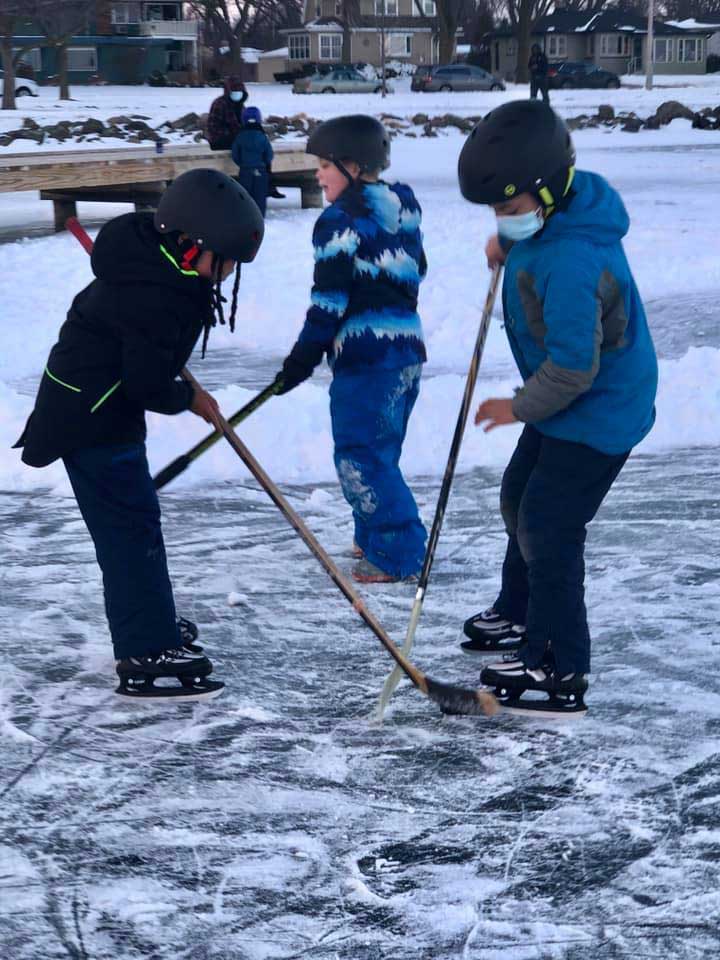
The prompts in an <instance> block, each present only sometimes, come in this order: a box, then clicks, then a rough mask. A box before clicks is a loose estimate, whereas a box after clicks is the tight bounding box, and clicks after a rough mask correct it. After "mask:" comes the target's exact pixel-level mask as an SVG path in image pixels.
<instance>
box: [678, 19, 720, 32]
mask: <svg viewBox="0 0 720 960" xmlns="http://www.w3.org/2000/svg"><path fill="white" fill-rule="evenodd" d="M667 22H668V23H669V24H670V26H671V27H678V28H679V29H680V30H702V31H707V32H708V33H715V32H717V31H718V30H720V17H718V19H717V20H709V21H708V20H695V19H694V18H693V17H689V18H688V19H687V20H668V21H667Z"/></svg>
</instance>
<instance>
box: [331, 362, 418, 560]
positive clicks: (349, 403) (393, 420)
mask: <svg viewBox="0 0 720 960" xmlns="http://www.w3.org/2000/svg"><path fill="white" fill-rule="evenodd" d="M421 370H422V367H421V365H420V364H416V365H413V366H409V367H402V368H400V369H396V370H386V369H383V368H378V367H373V366H364V367H351V368H350V369H348V370H342V371H339V372H338V373H336V374H335V377H334V379H333V382H332V386H331V387H330V416H331V419H332V431H333V439H334V441H335V468H336V469H337V474H338V479H339V480H340V485H341V487H342V491H343V494H344V496H345V499H346V500H347V502H348V503H349V504H350V506H351V507H352V512H353V519H354V521H355V542H356V543H357V545H358V546H359V547H360V548H361V550H362V551H363V553H364V554H365V556H366V557H367V559H368V560H369V561H370V563H373V564H375V566H377V567H379V568H380V569H381V570H384V571H385V572H386V573H389V574H391V575H392V576H396V577H401V578H404V577H407V576H410V575H411V574H419V573H420V570H421V569H422V565H423V559H424V556H425V540H426V538H427V534H426V532H425V527H424V526H423V524H422V521H421V520H420V516H419V514H418V508H417V504H416V503H415V498H414V497H413V495H412V493H411V492H410V490H409V488H408V485H407V484H406V483H405V480H404V479H403V475H402V473H401V471H400V454H401V452H402V445H403V441H404V440H405V433H406V431H407V425H408V420H409V419H410V414H411V413H412V409H413V407H414V406H415V401H416V400H417V396H418V392H419V389H420V373H421Z"/></svg>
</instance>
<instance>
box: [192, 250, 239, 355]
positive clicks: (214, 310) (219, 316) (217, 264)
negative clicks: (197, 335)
mask: <svg viewBox="0 0 720 960" xmlns="http://www.w3.org/2000/svg"><path fill="white" fill-rule="evenodd" d="M222 268H223V258H222V257H221V256H220V255H219V254H217V253H213V259H212V280H211V281H210V282H211V284H212V288H211V294H210V310H209V311H208V313H207V314H206V316H205V321H204V323H203V342H202V354H201V356H202V357H204V356H205V351H206V348H207V343H208V338H209V337H210V331H211V330H212V328H213V327H214V326H216V325H217V324H218V323H220V324H222V325H223V326H224V325H225V310H224V308H223V304H224V303H227V300H226V299H225V297H224V296H223V295H222ZM239 288H240V262H239V261H238V263H237V265H236V267H235V281H234V283H233V292H232V303H231V306H230V316H229V317H228V326H229V327H230V332H231V333H234V332H235V313H236V311H237V301H238V290H239Z"/></svg>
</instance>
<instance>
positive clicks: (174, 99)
mask: <svg viewBox="0 0 720 960" xmlns="http://www.w3.org/2000/svg"><path fill="white" fill-rule="evenodd" d="M643 84H644V78H642V77H635V76H633V77H623V78H622V86H621V88H620V89H619V90H553V91H551V99H552V104H553V106H554V107H555V109H557V110H558V111H559V112H560V113H561V114H562V115H563V116H577V115H578V114H581V113H594V112H595V111H596V109H597V106H598V104H600V103H609V104H611V105H612V106H613V107H614V108H615V110H616V111H621V110H625V111H631V110H632V111H634V112H635V113H637V114H638V116H642V117H644V116H648V115H649V114H651V113H654V112H655V110H656V108H657V107H658V106H659V105H660V104H661V103H663V102H664V101H666V100H680V101H681V102H682V103H684V104H685V105H686V106H688V107H690V108H692V109H694V110H700V109H701V108H703V107H716V106H718V105H720V73H714V74H712V73H711V74H703V75H700V76H688V77H682V76H677V77H676V76H668V77H659V78H657V81H656V84H655V87H654V89H653V90H651V91H647V90H645V88H644V86H643ZM392 85H393V87H394V92H393V93H391V94H388V96H387V97H386V98H385V99H384V100H383V99H382V98H381V97H380V95H379V94H336V95H334V96H332V95H329V94H325V95H323V94H314V95H312V94H298V95H295V94H293V93H292V90H291V88H290V87H289V86H288V85H287V84H277V83H251V84H248V89H249V92H250V100H249V102H251V103H253V104H255V105H256V106H258V107H260V109H261V110H262V111H263V113H264V114H265V115H270V114H278V115H280V116H288V115H292V114H296V113H306V114H307V115H308V116H311V117H317V118H318V119H324V118H326V117H332V116H337V115H338V114H341V113H363V112H365V113H373V114H379V113H381V112H383V111H384V112H386V113H390V114H394V115H396V116H399V117H411V116H413V114H416V113H427V114H429V115H430V116H436V115H439V114H443V113H454V114H457V115H458V116H477V115H481V114H483V113H487V112H488V110H490V109H492V107H493V106H497V104H499V103H503V102H504V101H505V100H510V99H522V98H526V97H527V96H528V87H527V84H513V83H510V84H508V85H507V86H508V89H507V90H506V91H504V92H495V93H489V92H488V93H486V92H458V93H413V92H412V91H411V90H410V80H409V78H399V79H397V80H393V81H392ZM219 93H220V91H219V90H218V89H217V88H211V87H201V88H189V87H165V88H159V87H142V86H138V87H116V86H106V87H102V86H101V87H87V86H86V87H82V86H75V87H72V89H71V95H72V100H71V101H69V102H68V101H59V100H58V99H57V88H55V87H41V88H40V95H39V96H38V97H37V98H33V97H21V98H19V99H18V100H17V109H16V110H11V111H5V110H3V111H0V134H2V133H4V132H5V131H6V130H11V129H15V128H17V127H18V126H19V125H20V122H21V121H22V119H23V118H24V117H30V118H32V119H33V120H35V121H36V122H37V123H40V124H49V123H57V122H58V121H59V120H75V119H79V120H85V119H86V118H87V117H88V116H92V117H97V118H98V119H100V120H103V121H106V120H107V119H108V118H109V117H112V116H117V115H118V114H125V115H127V114H138V115H142V116H143V117H146V118H147V122H148V123H149V124H150V125H151V126H157V125H159V124H160V123H163V122H164V121H166V120H177V119H178V117H180V116H182V115H183V114H186V113H188V112H190V111H191V110H192V111H195V112H196V113H199V114H201V113H207V111H208V109H209V107H210V104H211V103H212V101H213V99H214V98H215V97H216V96H218V95H219ZM108 142H112V141H104V145H105V146H107V145H108ZM46 147H47V148H48V149H58V146H57V144H52V143H50V144H47V145H45V147H38V146H37V145H36V144H33V143H31V142H29V141H25V142H24V143H23V142H22V141H20V142H17V143H15V144H12V145H11V146H10V147H9V148H8V147H5V148H2V149H0V156H1V155H2V154H3V153H5V152H6V151H7V150H26V149H31V150H33V151H34V150H37V149H45V148H46Z"/></svg>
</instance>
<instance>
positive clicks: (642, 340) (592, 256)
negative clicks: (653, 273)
mask: <svg viewBox="0 0 720 960" xmlns="http://www.w3.org/2000/svg"><path fill="white" fill-rule="evenodd" d="M573 191H574V196H573V197H572V199H571V201H570V203H569V205H568V206H567V208H566V209H565V210H562V211H559V212H557V213H555V214H554V215H553V216H552V217H550V219H549V220H548V221H547V223H546V225H545V227H544V229H543V230H542V231H541V232H540V233H539V234H536V235H535V236H534V237H531V238H530V239H529V240H522V241H520V242H519V243H516V244H515V245H514V246H513V247H512V249H511V250H510V252H509V254H508V258H507V262H506V266H505V280H504V284H503V309H504V313H505V329H506V332H507V336H508V340H509V341H510V347H511V349H512V352H513V355H514V357H515V362H516V363H517V365H518V369H519V370H520V373H521V375H522V377H523V380H524V381H525V383H524V386H523V387H522V388H521V389H520V390H519V391H518V392H517V394H516V395H515V398H514V400H513V413H514V415H515V417H516V418H517V419H518V420H521V421H524V422H525V423H531V424H532V425H533V426H534V427H535V428H536V429H537V430H539V431H540V433H542V434H545V435H546V436H549V437H556V438H558V439H561V440H570V441H573V442H575V443H584V444H587V445H588V446H590V447H594V448H595V449H597V450H600V451H601V452H603V453H608V454H619V453H624V452H626V451H628V450H630V449H631V448H632V447H634V446H635V445H636V444H637V443H639V442H640V440H642V439H643V437H644V436H645V435H646V434H647V433H648V432H649V431H650V429H651V427H652V425H653V421H654V419H655V406H654V404H655V394H656V391H657V376H658V373H657V360H656V357H655V348H654V346H653V342H652V338H651V336H650V331H649V329H648V325H647V320H646V317H645V311H644V309H643V305H642V302H641V300H640V295H639V293H638V290H637V287H636V286H635V281H634V280H633V276H632V273H631V272H630V267H629V265H628V262H627V259H626V257H625V252H624V250H623V247H622V242H621V241H622V238H623V237H624V236H625V234H626V233H627V231H628V226H629V223H630V220H629V217H628V215H627V212H626V210H625V207H624V205H623V202H622V200H621V199H620V196H619V194H618V193H617V192H616V191H615V190H614V189H613V188H612V187H611V186H610V185H609V184H608V183H607V182H606V181H605V180H604V179H603V178H602V177H600V176H598V175H597V174H594V173H586V172H582V171H578V172H577V173H576V175H575V180H574V182H573Z"/></svg>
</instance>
